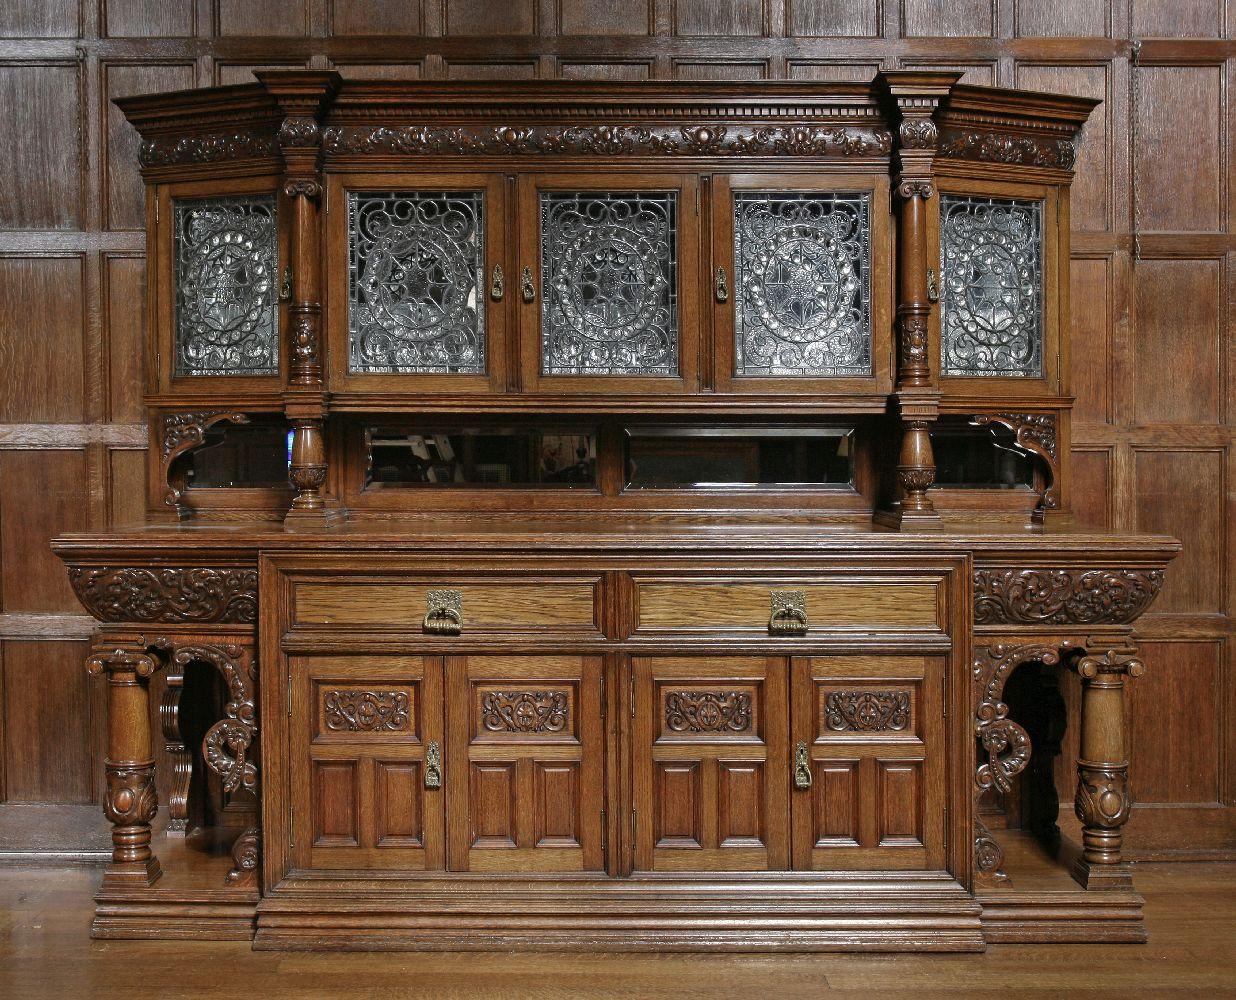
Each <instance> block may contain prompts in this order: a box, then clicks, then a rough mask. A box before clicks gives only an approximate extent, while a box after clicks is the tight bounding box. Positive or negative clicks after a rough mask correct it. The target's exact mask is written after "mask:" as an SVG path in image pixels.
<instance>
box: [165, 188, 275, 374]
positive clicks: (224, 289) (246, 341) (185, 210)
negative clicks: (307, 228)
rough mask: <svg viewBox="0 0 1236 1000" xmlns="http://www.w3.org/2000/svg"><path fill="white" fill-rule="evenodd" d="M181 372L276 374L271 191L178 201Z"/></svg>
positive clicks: (178, 356)
mask: <svg viewBox="0 0 1236 1000" xmlns="http://www.w3.org/2000/svg"><path fill="white" fill-rule="evenodd" d="M173 204H174V209H173V213H172V214H173V223H174V226H175V231H174V234H173V243H174V247H173V253H174V254H175V258H176V336H175V353H176V362H175V373H176V374H177V375H277V374H278V373H279V319H278V313H277V306H276V302H277V275H278V270H279V242H278V234H277V230H276V226H275V199H274V196H273V195H256V196H255V195H248V196H242V197H236V198H200V199H192V200H189V199H178V200H176V201H175V202H174V203H173Z"/></svg>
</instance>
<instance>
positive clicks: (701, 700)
mask: <svg viewBox="0 0 1236 1000" xmlns="http://www.w3.org/2000/svg"><path fill="white" fill-rule="evenodd" d="M665 725H666V727H667V728H669V729H670V730H671V731H672V732H675V733H745V732H747V731H748V730H749V729H750V728H751V695H750V694H749V693H747V692H746V691H671V692H670V693H669V694H667V695H666V697H665Z"/></svg>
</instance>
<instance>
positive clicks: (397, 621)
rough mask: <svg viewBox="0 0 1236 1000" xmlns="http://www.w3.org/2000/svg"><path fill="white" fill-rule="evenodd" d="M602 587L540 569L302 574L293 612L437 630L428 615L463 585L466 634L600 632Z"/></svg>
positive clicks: (310, 620)
mask: <svg viewBox="0 0 1236 1000" xmlns="http://www.w3.org/2000/svg"><path fill="white" fill-rule="evenodd" d="M599 590H600V578H599V577H574V578H569V577H537V576H534V575H524V576H521V577H519V578H518V579H515V578H512V579H505V578H500V577H485V578H467V577H462V578H461V577H454V578H452V577H449V576H443V577H435V578H425V577H420V578H413V579H409V578H408V577H407V576H403V577H397V578H396V577H392V578H388V579H376V580H375V579H359V580H325V581H316V580H314V581H301V582H298V583H297V584H296V585H295V588H294V591H293V596H292V618H293V621H294V622H295V624H297V625H338V626H344V627H346V626H366V627H382V626H387V627H389V628H391V629H395V630H399V631H412V632H422V631H432V630H430V629H426V628H425V617H426V615H427V614H428V613H429V612H430V610H431V608H432V606H436V605H438V604H440V597H439V596H438V595H439V594H440V593H441V592H443V591H456V592H457V593H458V616H459V621H458V622H456V623H455V624H456V625H457V626H458V629H459V631H460V632H461V633H462V634H464V635H468V634H470V633H475V632H538V631H546V630H551V631H554V632H580V633H588V634H600V627H599V620H600V618H599V613H598V593H599ZM431 602H433V603H432V605H431ZM439 620H441V618H440V617H439Z"/></svg>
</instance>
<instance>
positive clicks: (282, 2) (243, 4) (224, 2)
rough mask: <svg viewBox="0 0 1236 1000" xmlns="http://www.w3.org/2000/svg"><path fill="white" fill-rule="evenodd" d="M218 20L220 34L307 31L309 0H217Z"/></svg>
mask: <svg viewBox="0 0 1236 1000" xmlns="http://www.w3.org/2000/svg"><path fill="white" fill-rule="evenodd" d="M214 2H215V23H216V25H217V30H218V32H219V34H220V35H223V36H227V35H243V36H253V35H269V36H286V37H295V36H297V35H305V34H307V33H308V32H307V31H306V28H307V27H308V25H309V0H262V3H252V2H251V0H214Z"/></svg>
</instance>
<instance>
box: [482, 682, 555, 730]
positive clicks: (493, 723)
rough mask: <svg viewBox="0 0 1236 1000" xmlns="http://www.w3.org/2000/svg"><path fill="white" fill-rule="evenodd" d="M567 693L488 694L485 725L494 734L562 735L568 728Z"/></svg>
mask: <svg viewBox="0 0 1236 1000" xmlns="http://www.w3.org/2000/svg"><path fill="white" fill-rule="evenodd" d="M568 718H569V715H568V701H567V695H566V692H565V691H487V692H486V693H485V694H484V695H483V696H482V697H481V724H482V725H483V726H484V727H485V729H486V730H487V731H489V732H491V733H560V732H562V731H563V730H564V729H566V727H567V720H568Z"/></svg>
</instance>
